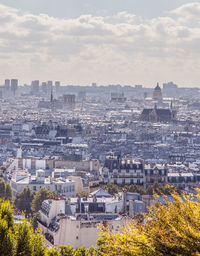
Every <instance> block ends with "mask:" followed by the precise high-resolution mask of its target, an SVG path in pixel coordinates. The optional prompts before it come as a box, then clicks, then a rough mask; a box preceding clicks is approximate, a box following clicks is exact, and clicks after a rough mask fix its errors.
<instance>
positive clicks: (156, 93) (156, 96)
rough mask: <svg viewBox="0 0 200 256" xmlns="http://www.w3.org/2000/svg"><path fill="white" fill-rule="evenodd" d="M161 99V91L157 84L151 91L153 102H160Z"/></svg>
mask: <svg viewBox="0 0 200 256" xmlns="http://www.w3.org/2000/svg"><path fill="white" fill-rule="evenodd" d="M162 99H163V97H162V90H161V88H160V86H159V83H157V86H156V88H155V89H154V91H153V100H156V101H162Z"/></svg>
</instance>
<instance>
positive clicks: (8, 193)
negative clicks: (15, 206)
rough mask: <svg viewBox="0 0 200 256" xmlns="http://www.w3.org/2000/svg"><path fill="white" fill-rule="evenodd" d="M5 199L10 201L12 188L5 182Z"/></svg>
mask: <svg viewBox="0 0 200 256" xmlns="http://www.w3.org/2000/svg"><path fill="white" fill-rule="evenodd" d="M5 199H6V200H9V201H12V189H11V186H10V185H9V184H6V191H5Z"/></svg>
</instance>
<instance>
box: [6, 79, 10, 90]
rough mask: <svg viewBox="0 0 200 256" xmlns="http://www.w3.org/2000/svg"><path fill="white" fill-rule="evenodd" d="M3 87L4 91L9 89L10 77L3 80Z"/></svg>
mask: <svg viewBox="0 0 200 256" xmlns="http://www.w3.org/2000/svg"><path fill="white" fill-rule="evenodd" d="M5 89H6V91H9V90H10V79H6V80H5Z"/></svg>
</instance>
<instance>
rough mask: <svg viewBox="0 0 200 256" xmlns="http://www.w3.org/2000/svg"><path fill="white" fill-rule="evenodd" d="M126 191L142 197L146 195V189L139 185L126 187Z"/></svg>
mask: <svg viewBox="0 0 200 256" xmlns="http://www.w3.org/2000/svg"><path fill="white" fill-rule="evenodd" d="M125 189H126V190H127V191H128V192H133V193H139V194H140V195H143V194H144V193H145V192H144V189H143V188H142V187H141V186H138V185H135V184H134V185H129V186H125Z"/></svg>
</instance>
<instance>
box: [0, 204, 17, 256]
mask: <svg viewBox="0 0 200 256" xmlns="http://www.w3.org/2000/svg"><path fill="white" fill-rule="evenodd" d="M14 248H15V237H14V217H13V210H12V208H11V206H10V203H9V202H0V255H1V256H12V255H13V252H14Z"/></svg>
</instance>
